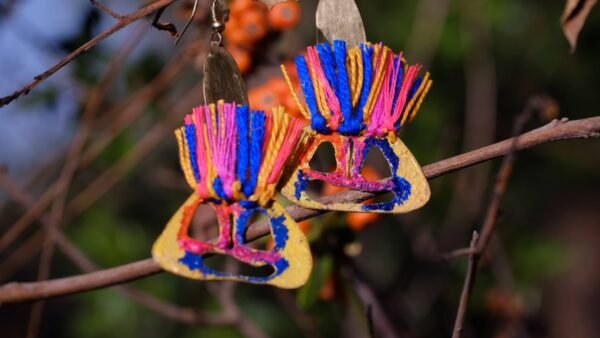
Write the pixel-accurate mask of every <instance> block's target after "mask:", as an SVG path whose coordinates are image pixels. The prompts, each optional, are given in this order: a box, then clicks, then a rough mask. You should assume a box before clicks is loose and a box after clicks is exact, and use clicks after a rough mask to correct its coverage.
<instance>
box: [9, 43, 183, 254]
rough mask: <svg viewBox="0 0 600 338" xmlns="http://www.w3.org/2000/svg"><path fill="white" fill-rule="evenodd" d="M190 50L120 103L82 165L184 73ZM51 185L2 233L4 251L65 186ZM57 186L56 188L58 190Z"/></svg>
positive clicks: (92, 158) (85, 155)
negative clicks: (104, 132)
mask: <svg viewBox="0 0 600 338" xmlns="http://www.w3.org/2000/svg"><path fill="white" fill-rule="evenodd" d="M189 55H190V54H188V53H183V54H182V55H178V56H175V57H174V58H173V59H172V61H170V62H169V63H168V64H167V65H166V66H165V68H163V70H162V71H161V72H160V73H159V74H158V75H157V76H156V77H155V78H154V79H153V80H152V81H151V82H150V83H149V84H148V85H146V86H145V87H144V88H143V89H142V90H140V91H139V92H138V93H137V94H135V95H134V96H133V97H131V98H128V99H127V100H126V101H127V102H128V105H127V106H125V107H124V108H121V107H118V108H116V111H115V112H112V113H109V114H108V115H115V116H117V119H116V120H115V121H114V124H113V125H112V126H111V127H110V128H109V131H108V132H107V134H106V135H105V136H101V137H99V138H98V139H96V140H95V141H94V143H93V144H92V145H90V147H89V148H88V149H87V150H86V151H85V152H84V154H83V155H82V158H81V163H80V167H79V168H80V169H81V168H84V167H86V166H88V165H89V164H90V163H92V161H93V160H94V159H96V158H97V157H98V156H99V155H100V154H101V153H102V152H103V151H104V149H106V147H108V145H110V144H111V142H112V141H113V140H114V139H115V138H116V137H117V136H118V135H119V134H120V133H121V132H122V131H123V130H124V129H125V128H126V127H127V126H128V125H129V124H131V123H132V122H133V121H135V119H136V118H137V117H138V116H139V115H140V114H141V113H142V112H143V111H144V109H145V108H146V107H147V106H148V104H149V102H150V101H152V100H153V99H155V98H156V97H157V96H158V95H159V94H160V93H161V92H162V91H163V90H164V89H165V88H167V87H168V86H169V84H171V83H172V81H173V79H174V78H175V77H176V76H177V75H178V74H179V73H180V71H181V70H182V69H183V66H184V65H185V64H186V62H185V61H187V60H188V59H189ZM55 185H56V184H53V185H51V186H50V187H49V188H48V189H46V191H45V192H44V193H42V195H41V197H39V198H38V200H37V201H36V203H35V204H34V205H33V207H31V208H29V209H27V211H26V212H25V213H24V214H23V215H22V216H21V217H20V218H19V219H18V220H17V221H16V222H15V223H14V224H13V225H11V226H10V227H9V229H8V230H7V231H6V232H5V233H4V234H2V237H0V252H1V251H3V250H5V249H6V248H7V247H8V246H9V245H10V243H12V242H13V241H15V240H16V239H17V238H18V236H19V235H20V234H21V233H23V232H24V231H25V230H26V229H27V227H28V226H29V225H30V224H31V223H32V222H33V221H35V220H36V219H37V218H38V217H40V215H41V214H42V213H43V212H44V210H45V209H46V208H47V207H48V206H49V205H50V203H51V202H52V201H53V199H54V194H55V193H56V191H59V192H61V191H62V188H63V187H60V186H55ZM55 189H56V190H55Z"/></svg>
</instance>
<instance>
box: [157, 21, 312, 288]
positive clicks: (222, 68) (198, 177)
mask: <svg viewBox="0 0 600 338" xmlns="http://www.w3.org/2000/svg"><path fill="white" fill-rule="evenodd" d="M213 13H214V12H213ZM213 18H215V16H213ZM213 28H214V29H215V34H217V35H216V36H215V37H216V39H213V43H212V44H211V49H210V50H209V55H208V60H207V62H206V67H205V83H204V84H205V96H206V100H207V102H215V101H213V100H215V98H216V97H227V98H230V99H231V98H233V99H238V100H241V101H242V102H245V101H244V100H245V98H246V94H245V86H244V85H243V82H242V81H241V75H239V70H238V69H237V67H235V63H234V61H233V60H230V56H229V54H228V53H227V51H226V50H225V49H223V48H222V47H221V46H220V38H219V36H220V31H219V30H221V31H222V28H221V27H220V26H219V25H213ZM213 47H214V48H213ZM211 53H212V54H211ZM211 58H212V59H211ZM237 75H239V77H238V76H237ZM207 76H208V77H207ZM304 126H305V123H304V122H303V121H302V120H300V119H296V118H292V117H290V116H289V115H287V114H286V113H285V112H284V111H283V108H281V107H279V108H275V109H274V110H273V112H270V113H265V112H262V111H251V110H250V108H249V107H248V105H236V103H224V102H223V101H222V100H220V101H218V102H217V103H216V104H215V103H211V104H209V105H204V106H200V107H196V108H194V110H193V113H192V114H190V115H187V116H186V117H185V125H184V126H183V127H181V128H180V129H178V130H176V131H175V134H176V136H177V141H178V143H179V156H180V162H181V167H182V170H183V172H184V175H185V178H186V180H187V182H188V184H189V185H190V186H191V187H192V189H194V193H193V194H192V195H191V196H190V197H189V198H188V200H187V201H186V202H185V203H184V204H183V205H182V206H181V207H180V208H179V210H178V211H177V212H176V213H175V215H174V216H173V217H172V218H171V220H170V221H169V223H168V224H167V225H166V227H165V230H164V231H163V233H162V234H161V235H160V237H159V238H158V239H157V240H156V242H155V243H154V247H153V249H152V256H153V258H154V260H155V261H156V262H158V263H159V264H160V265H161V266H162V267H163V268H164V269H165V270H167V271H170V272H173V273H175V274H178V275H181V276H185V277H188V278H192V279H201V280H235V281H244V282H250V283H258V284H271V285H275V286H278V287H282V288H296V287H300V286H302V285H303V284H304V283H305V282H306V280H307V279H308V277H309V275H310V271H311V269H312V256H311V252H310V247H309V245H308V241H307V240H306V237H305V236H304V234H303V233H302V231H301V230H300V228H299V227H298V225H297V224H296V222H295V221H294V219H293V218H291V217H290V215H289V214H288V213H287V212H286V211H285V209H284V208H283V207H282V206H281V205H279V204H278V203H277V202H276V201H274V200H273V197H274V195H275V191H276V187H277V184H278V182H279V179H280V176H281V174H282V172H283V171H284V169H285V167H286V162H287V160H288V158H289V157H290V156H291V155H292V154H294V152H295V151H296V150H298V149H299V148H302V146H303V145H304V144H305V143H306V142H305V139H306V138H305V136H304V135H303V134H302V129H303V128H304ZM202 203H208V204H210V205H211V206H212V207H213V208H214V210H215V212H216V216H217V221H218V223H219V236H218V239H217V240H215V241H211V242H204V241H199V240H196V239H194V238H192V237H191V236H190V234H189V228H190V224H191V223H192V220H193V218H194V215H195V213H196V210H197V208H198V207H199V205H200V204H202ZM256 214H258V215H264V216H266V220H267V222H268V224H269V229H270V233H271V236H272V237H273V240H274V247H273V248H272V249H270V250H257V249H253V248H250V247H249V246H248V245H247V243H246V232H247V230H248V228H249V226H250V222H252V220H253V216H254V215H256ZM215 254H220V255H227V256H230V257H233V258H235V259H237V260H238V261H241V262H243V263H246V264H249V265H251V266H253V267H265V266H268V267H270V269H271V270H272V272H271V273H270V274H269V275H268V276H257V275H256V274H255V275H242V274H231V273H227V272H223V271H218V270H216V269H214V268H211V267H210V266H209V265H207V264H206V262H205V259H206V258H207V257H208V256H210V255H215Z"/></svg>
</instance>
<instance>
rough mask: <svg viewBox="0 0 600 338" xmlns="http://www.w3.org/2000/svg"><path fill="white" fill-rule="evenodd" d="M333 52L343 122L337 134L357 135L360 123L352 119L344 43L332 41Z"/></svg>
mask: <svg viewBox="0 0 600 338" xmlns="http://www.w3.org/2000/svg"><path fill="white" fill-rule="evenodd" d="M334 52H335V63H336V67H337V72H338V90H337V96H338V100H339V102H340V108H341V110H342V114H343V115H344V121H342V124H341V125H340V127H339V132H340V133H341V134H342V135H358V134H359V133H360V129H361V121H360V120H356V119H354V118H353V116H352V94H351V92H350V83H349V81H348V70H347V69H346V59H347V56H348V52H347V50H346V42H344V41H339V40H336V41H334Z"/></svg>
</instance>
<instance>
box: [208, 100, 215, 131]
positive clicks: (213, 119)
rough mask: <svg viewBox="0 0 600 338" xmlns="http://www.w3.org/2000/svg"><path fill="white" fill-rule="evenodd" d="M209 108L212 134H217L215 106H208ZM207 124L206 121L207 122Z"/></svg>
mask: <svg viewBox="0 0 600 338" xmlns="http://www.w3.org/2000/svg"><path fill="white" fill-rule="evenodd" d="M209 108H210V119H211V123H212V130H213V133H214V134H215V135H216V134H217V106H216V105H215V104H214V103H211V104H210V105H209ZM207 122H208V121H207Z"/></svg>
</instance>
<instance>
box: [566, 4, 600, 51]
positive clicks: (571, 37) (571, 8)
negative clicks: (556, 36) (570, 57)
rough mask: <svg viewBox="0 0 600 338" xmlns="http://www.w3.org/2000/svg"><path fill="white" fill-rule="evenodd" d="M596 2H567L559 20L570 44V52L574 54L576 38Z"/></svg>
mask: <svg viewBox="0 0 600 338" xmlns="http://www.w3.org/2000/svg"><path fill="white" fill-rule="evenodd" d="M596 2H597V0H567V4H566V7H565V11H564V13H563V15H562V17H561V18H560V21H561V23H562V26H563V31H564V32H565V36H566V37H567V40H568V41H569V44H571V52H575V48H576V47H577V38H578V37H579V33H580V32H581V29H582V28H583V25H584V24H585V19H586V18H587V16H588V15H589V14H590V11H591V10H592V8H593V7H594V5H595V4H596Z"/></svg>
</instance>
